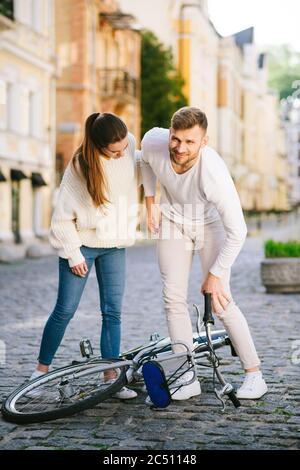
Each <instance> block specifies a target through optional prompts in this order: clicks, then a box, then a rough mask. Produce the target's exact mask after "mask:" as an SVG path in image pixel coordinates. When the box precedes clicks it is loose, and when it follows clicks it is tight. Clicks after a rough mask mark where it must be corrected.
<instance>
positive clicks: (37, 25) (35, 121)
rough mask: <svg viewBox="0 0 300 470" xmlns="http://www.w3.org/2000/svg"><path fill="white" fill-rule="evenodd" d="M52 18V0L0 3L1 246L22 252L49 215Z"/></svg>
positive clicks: (52, 142)
mask: <svg viewBox="0 0 300 470" xmlns="http://www.w3.org/2000/svg"><path fill="white" fill-rule="evenodd" d="M53 17H54V16H53V2H52V1H51V0H44V1H43V2H41V1H39V0H30V1H29V0H28V1H26V2H25V1H22V0H14V1H9V0H5V1H2V2H1V5H0V172H1V178H0V181H1V182H0V242H8V243H10V242H11V243H18V244H19V245H20V246H19V247H21V246H22V247H24V250H25V247H26V246H27V245H28V244H29V243H31V242H33V241H36V240H37V237H43V236H45V235H46V234H47V232H48V227H49V220H50V215H51V193H52V186H53V181H54V178H53V177H54V172H53V169H54V146H55V108H54V103H55V82H54V80H55V77H54V73H55V65H54V59H53V57H54V24H53ZM1 246H3V243H1ZM24 253H25V251H24Z"/></svg>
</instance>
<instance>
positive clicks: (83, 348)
mask: <svg viewBox="0 0 300 470" xmlns="http://www.w3.org/2000/svg"><path fill="white" fill-rule="evenodd" d="M79 347H80V352H81V355H82V357H90V356H93V354H94V351H93V347H92V343H91V342H90V340H89V339H88V338H84V339H82V340H81V341H80V343H79Z"/></svg>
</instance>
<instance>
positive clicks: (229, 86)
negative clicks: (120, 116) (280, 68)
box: [119, 0, 289, 211]
mask: <svg viewBox="0 0 300 470" xmlns="http://www.w3.org/2000/svg"><path fill="white" fill-rule="evenodd" d="M119 2H120V5H121V6H122V8H123V9H126V10H128V11H129V12H130V13H132V14H134V15H136V17H137V19H138V21H139V22H140V23H141V25H142V26H143V27H145V28H147V29H150V30H152V31H153V32H154V33H155V34H156V35H157V36H158V38H159V39H160V40H161V41H162V42H163V43H164V44H165V45H167V46H169V47H171V48H172V51H173V55H174V58H175V61H176V65H177V67H178V70H179V71H180V73H181V75H182V76H183V78H184V81H185V85H184V92H185V95H186V97H187V98H188V101H189V103H190V105H192V106H198V107H200V108H201V109H202V110H203V111H205V112H206V114H207V116H208V123H209V126H208V135H209V139H210V140H209V142H210V145H212V146H213V147H214V148H216V150H218V152H219V153H220V155H221V156H222V157H223V158H224V160H225V161H226V163H227V165H228V167H229V169H230V171H231V174H232V176H233V178H234V180H235V183H236V186H237V188H238V191H239V194H240V198H241V202H242V205H243V208H244V209H246V210H250V211H269V210H278V211H280V210H283V211H284V210H287V209H288V208H289V201H288V199H287V194H288V188H289V182H288V178H287V173H288V164H287V159H286V151H285V148H284V146H285V144H284V138H283V129H282V126H281V124H280V121H279V119H278V116H279V100H278V97H277V96H276V95H274V94H273V93H272V92H270V91H269V90H268V87H267V81H268V75H267V57H266V55H265V54H262V53H261V52H260V51H259V50H258V49H257V46H256V45H255V44H254V41H253V28H249V29H247V30H245V31H241V32H238V33H236V34H234V35H232V36H230V37H224V38H223V37H221V36H220V35H219V34H218V32H217V31H216V30H215V28H214V26H213V24H212V22H211V21H210V19H209V14H208V5H207V1H206V0H196V1H193V2H188V1H186V2H185V1H184V0H174V1H173V0H166V1H164V2H163V5H162V2H161V1H160V0H152V1H151V2H148V1H147V0H119ZM157 11H159V12H160V16H159V20H158V18H157Z"/></svg>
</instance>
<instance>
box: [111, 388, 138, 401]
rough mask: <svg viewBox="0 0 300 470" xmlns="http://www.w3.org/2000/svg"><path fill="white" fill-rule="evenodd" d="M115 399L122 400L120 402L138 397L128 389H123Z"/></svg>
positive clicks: (116, 394)
mask: <svg viewBox="0 0 300 470" xmlns="http://www.w3.org/2000/svg"><path fill="white" fill-rule="evenodd" d="M113 397H114V398H120V400H130V399H131V398H135V397H137V393H136V392H135V391H134V390H131V389H130V388H127V387H122V388H121V390H119V391H118V392H117V393H115V394H114V395H113Z"/></svg>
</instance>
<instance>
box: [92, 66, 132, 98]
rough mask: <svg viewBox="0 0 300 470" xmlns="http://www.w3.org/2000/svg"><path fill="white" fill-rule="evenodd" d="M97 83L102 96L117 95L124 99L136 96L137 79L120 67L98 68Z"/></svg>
mask: <svg viewBox="0 0 300 470" xmlns="http://www.w3.org/2000/svg"><path fill="white" fill-rule="evenodd" d="M99 85H100V93H101V95H102V96H103V97H114V96H117V97H123V98H124V99H126V98H127V99H128V98H129V99H135V98H137V97H138V92H139V88H138V87H139V80H138V79H136V78H134V77H133V76H132V75H130V74H129V73H128V72H126V71H125V70H122V69H109V68H106V69H100V70H99Z"/></svg>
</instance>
